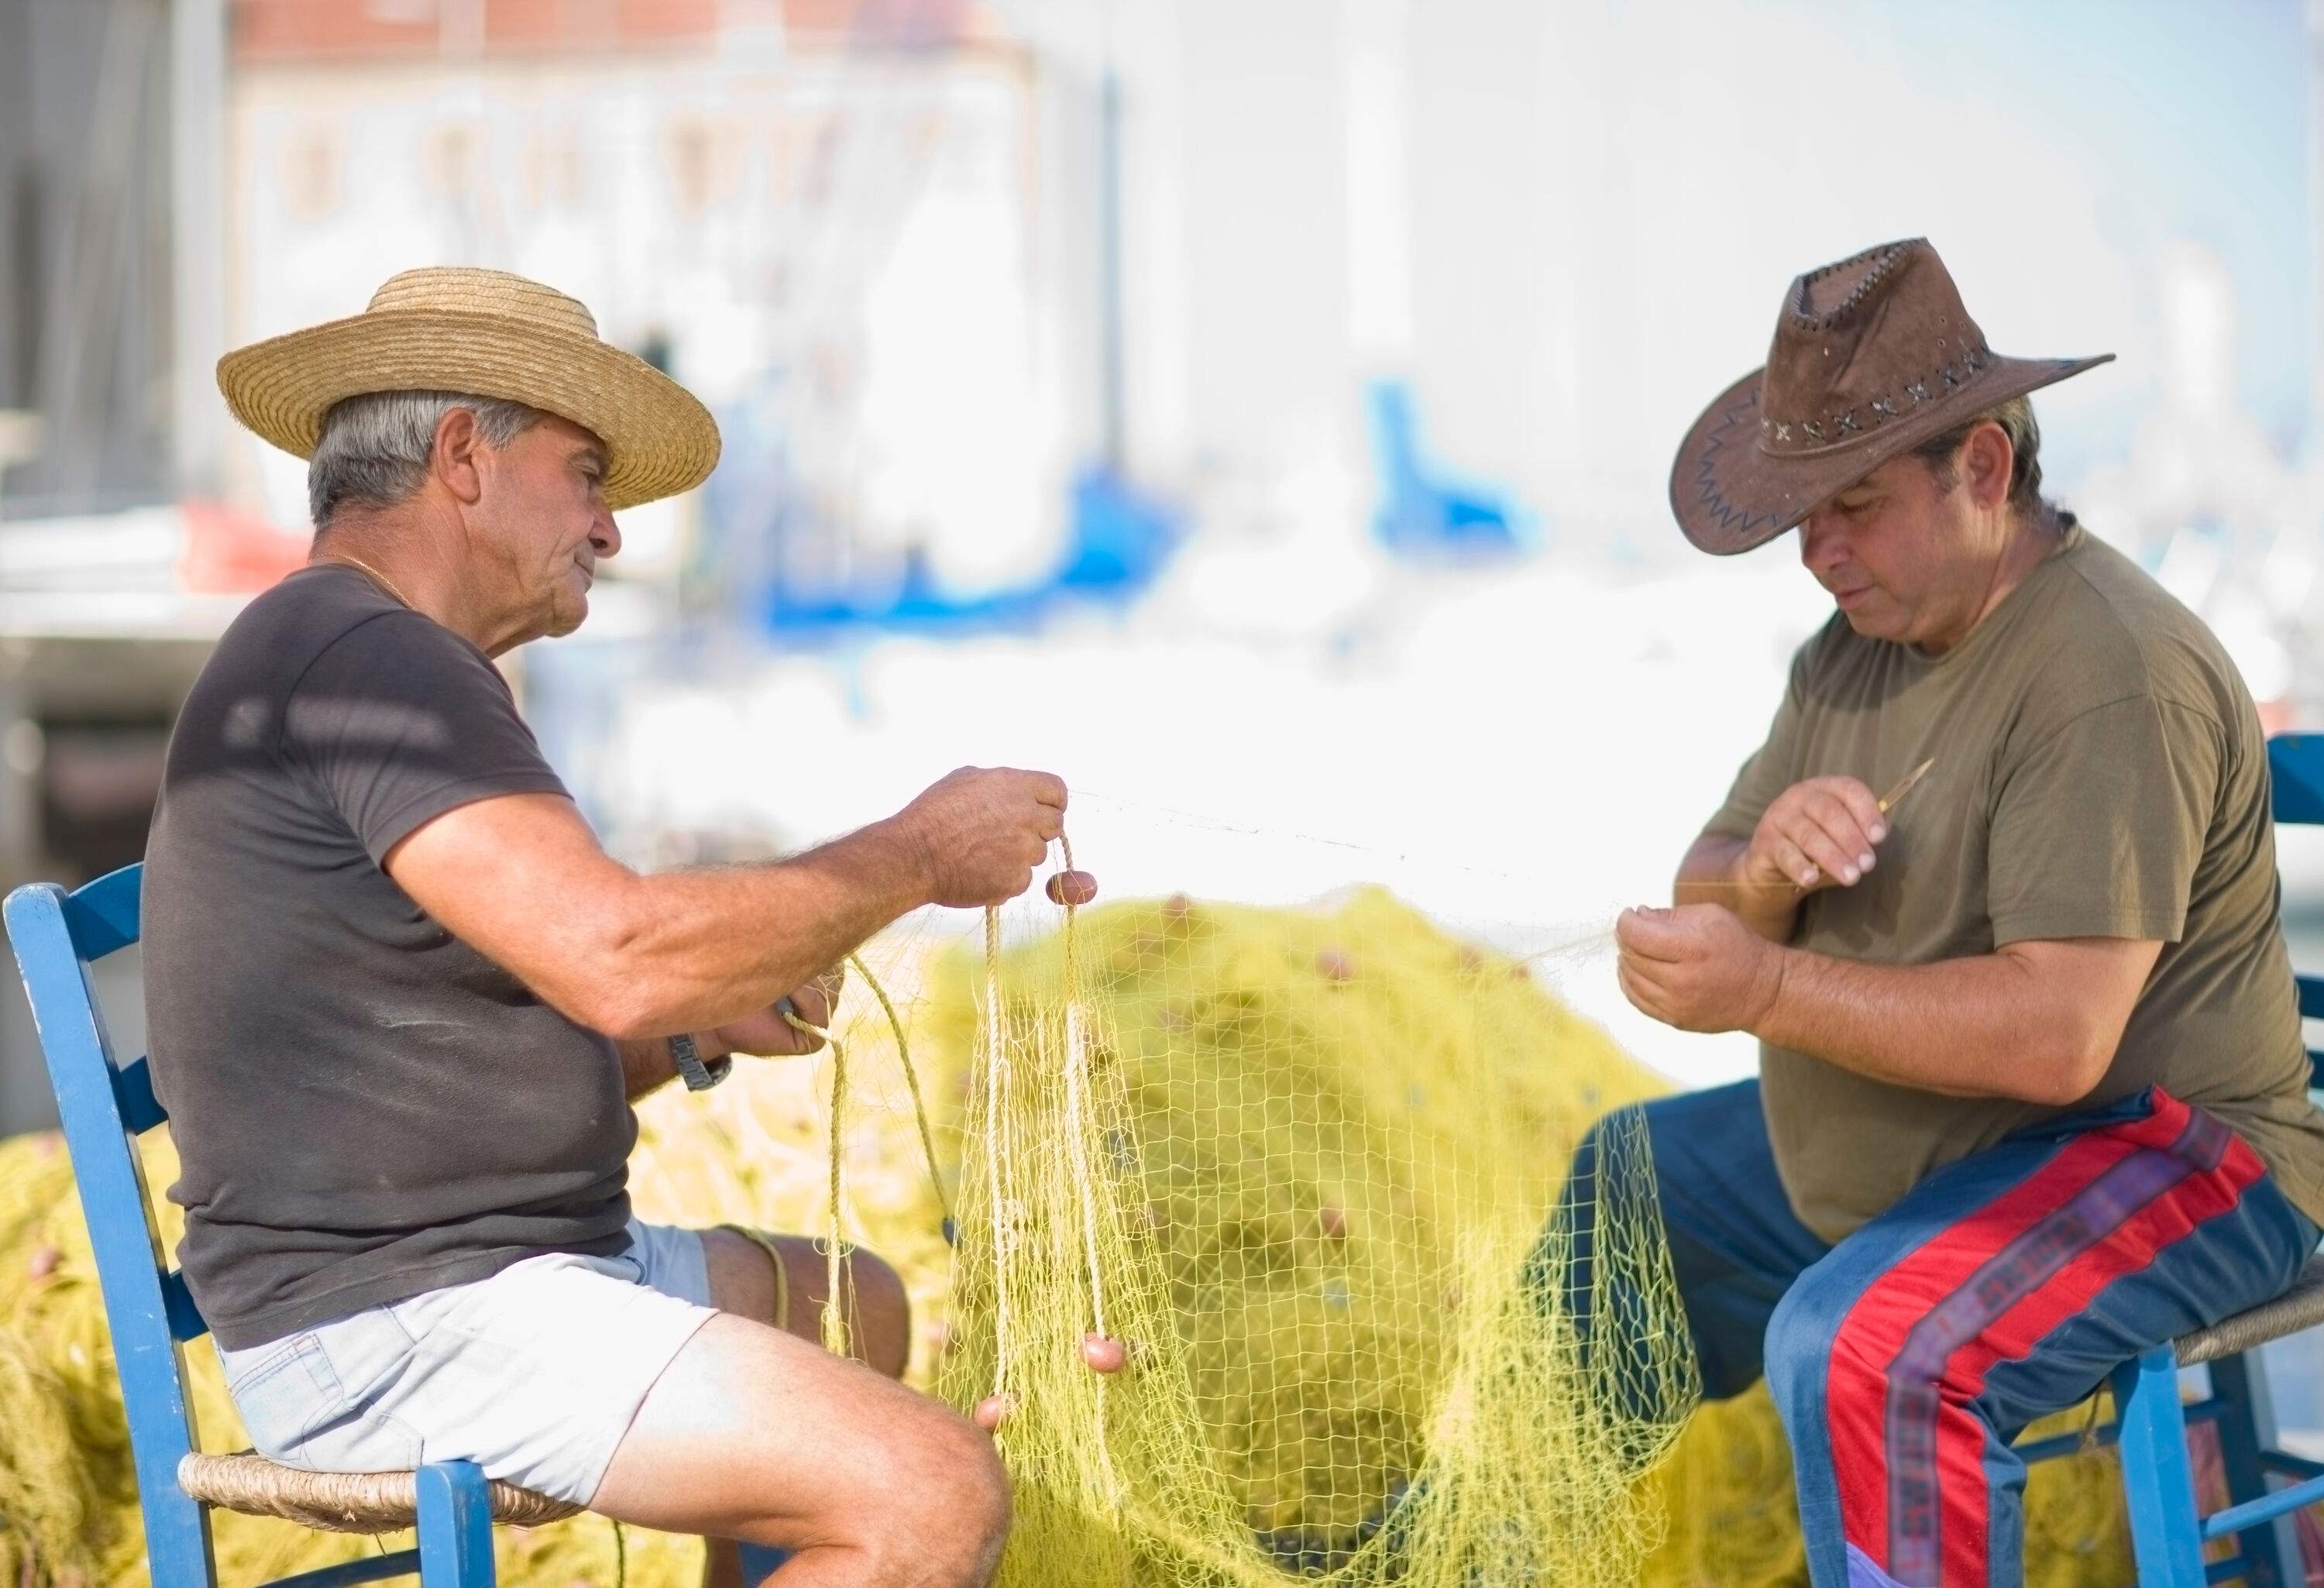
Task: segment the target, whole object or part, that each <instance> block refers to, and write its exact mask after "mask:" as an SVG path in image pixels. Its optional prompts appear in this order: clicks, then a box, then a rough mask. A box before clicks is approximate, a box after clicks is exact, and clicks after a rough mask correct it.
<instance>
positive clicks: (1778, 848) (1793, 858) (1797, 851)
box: [1767, 833, 1823, 888]
mask: <svg viewBox="0 0 2324 1588" xmlns="http://www.w3.org/2000/svg"><path fill="white" fill-rule="evenodd" d="M1771 839H1772V841H1771V842H1770V843H1769V845H1768V846H1767V849H1768V854H1769V855H1770V857H1771V858H1773V859H1774V861H1775V869H1776V870H1777V871H1779V872H1783V873H1784V875H1785V876H1787V877H1789V878H1791V880H1792V882H1794V884H1795V885H1796V886H1799V887H1802V888H1812V887H1814V886H1815V885H1816V884H1817V883H1819V882H1822V881H1823V872H1821V871H1820V870H1819V869H1818V868H1817V866H1816V863H1815V862H1814V861H1812V860H1810V859H1809V858H1808V855H1807V852H1806V851H1805V850H1803V849H1802V848H1801V847H1800V846H1799V845H1796V844H1794V843H1793V842H1792V841H1791V840H1790V839H1789V838H1787V837H1785V836H1784V835H1783V834H1781V833H1775V834H1773V835H1771Z"/></svg>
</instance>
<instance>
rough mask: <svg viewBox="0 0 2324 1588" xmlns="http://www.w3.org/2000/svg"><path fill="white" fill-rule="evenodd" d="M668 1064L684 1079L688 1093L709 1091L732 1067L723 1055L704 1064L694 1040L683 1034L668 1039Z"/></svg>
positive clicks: (729, 1060) (731, 1062) (731, 1063)
mask: <svg viewBox="0 0 2324 1588" xmlns="http://www.w3.org/2000/svg"><path fill="white" fill-rule="evenodd" d="M669 1062H670V1064H671V1065H672V1066H674V1067H675V1068H676V1069H677V1071H678V1074H679V1075H680V1076H683V1077H684V1078H685V1080H686V1089H687V1091H688V1092H707V1091H709V1090H710V1088H711V1087H713V1086H715V1085H718V1083H719V1082H721V1081H723V1080H724V1079H725V1078H726V1076H727V1074H728V1073H729V1072H730V1071H732V1070H733V1067H734V1061H733V1058H731V1057H728V1056H726V1055H724V1054H723V1053H722V1054H720V1055H719V1056H718V1057H716V1058H714V1059H711V1060H709V1061H708V1062H706V1063H705V1061H704V1059H703V1057H702V1049H701V1048H697V1047H696V1046H695V1041H694V1038H693V1037H692V1036H691V1035H685V1034H681V1035H679V1036H676V1037H672V1038H671V1039H669Z"/></svg>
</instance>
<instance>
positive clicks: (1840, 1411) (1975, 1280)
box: [1558, 1081, 2318, 1588]
mask: <svg viewBox="0 0 2324 1588" xmlns="http://www.w3.org/2000/svg"><path fill="white" fill-rule="evenodd" d="M1642 1108H1643V1113H1644V1118H1645V1122H1646V1143H1647V1146H1646V1151H1648V1152H1649V1153H1650V1154H1651V1156H1652V1159H1653V1164H1652V1168H1653V1172H1654V1174H1655V1185H1656V1193H1657V1196H1658V1199H1659V1202H1660V1205H1661V1209H1662V1214H1663V1222H1664V1225H1665V1230H1666V1232H1667V1233H1668V1235H1669V1239H1670V1249H1671V1259H1672V1262H1673V1265H1674V1269H1675V1272H1676V1276H1677V1279H1678V1287H1679V1291H1680V1295H1681V1298H1682V1301H1683V1306H1684V1307H1685V1311H1686V1319H1687V1325H1688V1328H1689V1330H1690V1331H1691V1332H1692V1335H1693V1337H1694V1342H1695V1348H1696V1352H1697V1354H1698V1357H1699V1359H1700V1362H1701V1371H1702V1379H1703V1388H1704V1391H1705V1393H1706V1394H1708V1395H1709V1396H1711V1398H1712V1399H1726V1398H1727V1397H1729V1396H1733V1395H1738V1394H1740V1393H1741V1392H1742V1391H1743V1390H1747V1389H1748V1388H1750V1386H1751V1385H1752V1383H1753V1382H1754V1381H1755V1380H1757V1379H1758V1378H1760V1377H1761V1376H1762V1375H1763V1374H1764V1375H1765V1377H1766V1380H1767V1382H1768V1388H1769V1389H1770V1390H1772V1391H1773V1393H1774V1398H1775V1407H1776V1409H1777V1411H1778V1412H1779V1413H1780V1414H1781V1415H1782V1417H1783V1419H1784V1431H1785V1432H1786V1434H1787V1435H1788V1436H1790V1439H1791V1445H1792V1454H1793V1464H1794V1473H1795V1475H1796V1477H1797V1480H1798V1485H1799V1504H1800V1527H1801V1530H1802V1531H1803V1534H1804V1535H1805V1537H1806V1541H1807V1556H1808V1572H1809V1575H1810V1577H1811V1579H1812V1581H1813V1583H1815V1588H1900V1585H1901V1588H1936V1585H1937V1584H1944V1585H1946V1588H1957V1585H1960V1584H1969V1583H1992V1584H1996V1585H1997V1588H2017V1585H2018V1584H2019V1583H2022V1582H2023V1581H2024V1485H2025V1467H2024V1463H2023V1462H2021V1461H2020V1460H2019V1459H2018V1458H2017V1456H2016V1454H2015V1452H2014V1451H2012V1450H2011V1448H2010V1441H2011V1440H2013V1439H2015V1437H2016V1436H2017V1435H2018V1434H2019V1433H2020V1432H2022V1431H2023V1430H2024V1427H2025V1426H2026V1425H2027V1424H2028V1423H2030V1422H2032V1421H2033V1419H2034V1418H2036V1417H2042V1416H2043V1415H2045V1414H2047V1413H2050V1412H2053V1411H2059V1410H2062V1409H2064V1408H2068V1407H2070V1406H2073V1405H2076V1404H2077V1403H2079V1402H2080V1401H2081V1400H2083V1399H2086V1398H2087V1397H2088V1396H2089V1394H2090V1393H2091V1392H2092V1391H2093V1390H2096V1389H2097V1388H2098V1385H2099V1384H2100V1383H2101V1382H2103V1381H2104V1380H2105V1378H2106V1375H2107V1372H2108V1371H2111V1370H2112V1369H2113V1368H2114V1367H2115V1366H2116V1365H2117V1364H2119V1363H2121V1362H2126V1361H2127V1360H2128V1359H2130V1358H2131V1357H2133V1356H2135V1355H2136V1354H2138V1353H2140V1352H2142V1351H2144V1350H2145V1349H2147V1348H2148V1347H2150V1346H2153V1345H2157V1344H2160V1343H2163V1341H2166V1340H2171V1339H2175V1338H2176V1337H2178V1336H2179V1335H2181V1334H2186V1333H2188V1332H2189V1331H2190V1330H2193V1329H2197V1328H2200V1327H2203V1326H2204V1325H2209V1324H2214V1323H2217V1322H2218V1321H2219V1320H2220V1319H2222V1318H2224V1317H2227V1316H2233V1315H2234V1314H2236V1313H2238V1312H2242V1311H2244V1310H2246V1308H2248V1307H2252V1306H2257V1305H2258V1304H2259V1303H2261V1302H2263V1301H2265V1300H2268V1299H2270V1298H2271V1297H2274V1296H2277V1295H2279V1294H2281V1293H2282V1291H2283V1290H2284V1289H2285V1288H2287V1287H2289V1286H2290V1285H2291V1283H2292V1279H2294V1278H2295V1277H2297V1275H2298V1274H2299V1272H2300V1269H2301V1265H2302V1264H2303V1263H2304V1262H2305V1261H2306V1260H2307V1258H2308V1254H2309V1253H2310V1251H2313V1250H2314V1249H2315V1246H2316V1243H2317V1236H2318V1232H2317V1228H2316V1226H2315V1224H2313V1223H2310V1221H2309V1219H2308V1218H2307V1217H2306V1215H2304V1214H2301V1212H2300V1211H2299V1210H2298V1209H2297V1208H2295V1207H2293V1206H2292V1205H2291V1204H2290V1203H2289V1202H2287V1201H2286V1200H2285V1199H2284V1197H2283V1195H2282V1192H2281V1191H2279V1190H2278V1189H2277V1188H2276V1186H2275V1183H2274V1181H2273V1178H2272V1177H2270V1176H2269V1175H2268V1174H2267V1172H2266V1170H2265V1168H2264V1167H2263V1166H2262V1165H2261V1163H2260V1161H2259V1159H2258V1157H2257V1156H2256V1155H2255V1153H2253V1151H2252V1150H2251V1149H2250V1147H2249V1146H2247V1145H2246V1143H2245V1142H2244V1141H2243V1140H2241V1139H2240V1138H2238V1137H2236V1135H2235V1134H2234V1133H2233V1132H2232V1131H2229V1130H2228V1129H2227V1126H2225V1125H2224V1124H2222V1123H2220V1122H2219V1121H2218V1120H2217V1119H2216V1118H2214V1117H2213V1116H2212V1115H2211V1114H2209V1113H2206V1112H2205V1111H2203V1110H2202V1109H2199V1108H2191V1107H2190V1106H2189V1105H2187V1104H2186V1103H2181V1102H2180V1101H2178V1100H2177V1099H2176V1098H2173V1097H2172V1096H2170V1095H2169V1094H2166V1093H2163V1092H2162V1091H2160V1090H2159V1089H2150V1090H2148V1091H2147V1092H2145V1093H2144V1094H2141V1095H2139V1096H2137V1097H2135V1098H2131V1099H2128V1100H2126V1101H2125V1102H2123V1103H2117V1104H2115V1105H2113V1106H2111V1107H2108V1108H2104V1109H2098V1110H2092V1111H2089V1112H2087V1113H2078V1114H2074V1115H2071V1116H2068V1117H2065V1118H2061V1119H2059V1120H2056V1121H2052V1122H2049V1123H2048V1124H2045V1125H2043V1126H2041V1127H2039V1128H2037V1129H2035V1130H2033V1131H2025V1132H2023V1133H2021V1134H2019V1135H2016V1136H2013V1137H2011V1138H2010V1139H2008V1140H2005V1141H2002V1142H2000V1143H1998V1144H1997V1145H1996V1146H1994V1147H1991V1148H1989V1149H1987V1150H1985V1151H1983V1152H1979V1153H1975V1154H1972V1155H1971V1156H1969V1158H1966V1159H1961V1160H1960V1161H1959V1162H1957V1163H1952V1164H1949V1165H1947V1166H1945V1167H1944V1168H1941V1169H1939V1170H1937V1171H1936V1172H1934V1173H1933V1174H1931V1175H1930V1176H1928V1177H1926V1178H1925V1179H1923V1181H1922V1182H1921V1183H1920V1184H1919V1185H1918V1186H1914V1188H1913V1190H1912V1191H1911V1192H1910V1193H1908V1194H1907V1195H1906V1196H1904V1198H1903V1199H1902V1200H1901V1201H1899V1202H1898V1203H1896V1205H1895V1206H1893V1207H1891V1208H1889V1209H1888V1210H1887V1211H1886V1212H1885V1213H1883V1214H1880V1215H1879V1216H1878V1217H1877V1218H1875V1219H1873V1220H1872V1221H1871V1222H1870V1223H1867V1224H1866V1225H1864V1227H1863V1228H1861V1229H1859V1230H1858V1231H1857V1232H1856V1233H1853V1234H1851V1235H1849V1237H1848V1238H1847V1239H1845V1240H1843V1241H1841V1242H1840V1243H1839V1244H1838V1245H1830V1244H1827V1243H1826V1242H1823V1241H1822V1240H1821V1239H1819V1238H1818V1237H1817V1236H1816V1235H1815V1233H1813V1232H1812V1231H1811V1230H1809V1229H1808V1228H1807V1227H1806V1226H1805V1225H1804V1224H1803V1223H1800V1221H1799V1220H1798V1218H1797V1217H1796V1216H1795V1215H1794V1214H1793V1212H1792V1210H1791V1205H1790V1203H1789V1201H1788V1200H1787V1199H1786V1198H1785V1196H1784V1190H1783V1186H1782V1184H1781V1182H1780V1181H1779V1180H1778V1179H1777V1177H1776V1174H1775V1154H1774V1151H1773V1149H1771V1148H1770V1147H1769V1145H1768V1141H1767V1131H1766V1116H1765V1115H1764V1113H1762V1112H1761V1110H1760V1106H1759V1086H1758V1083H1757V1081H1746V1082H1743V1083H1740V1084H1738V1085H1732V1086H1723V1087H1719V1088H1716V1089H1714V1090H1711V1091H1707V1092H1694V1093H1687V1094H1681V1095H1678V1096H1674V1097H1667V1098H1662V1099H1658V1100H1656V1101H1655V1102H1652V1103H1646V1104H1643V1105H1642ZM1618 1140H1619V1138H1618V1137H1617V1136H1610V1135H1609V1134H1607V1133H1605V1132H1603V1131H1591V1134H1590V1136H1589V1137H1588V1138H1586V1139H1585V1140H1583V1142H1582V1147H1581V1149H1580V1150H1579V1151H1578V1152H1577V1153H1576V1155H1575V1159H1574V1172H1573V1176H1572V1182H1571V1185H1572V1189H1570V1191H1569V1195H1568V1196H1567V1198H1566V1201H1565V1203H1564V1205H1563V1206H1562V1207H1561V1209H1560V1211H1559V1214H1558V1217H1559V1219H1560V1220H1561V1221H1562V1222H1563V1224H1564V1225H1565V1232H1566V1234H1567V1238H1568V1239H1569V1240H1570V1241H1571V1242H1572V1250H1573V1251H1574V1252H1575V1254H1576V1260H1575V1262H1574V1263H1573V1264H1572V1269H1570V1270H1569V1272H1568V1274H1567V1276H1566V1279H1565V1288H1566V1296H1567V1298H1568V1304H1569V1306H1572V1307H1573V1308H1574V1309H1575V1310H1576V1312H1577V1315H1578V1316H1579V1318H1580V1321H1581V1323H1582V1327H1583V1328H1584V1329H1585V1330H1592V1329H1595V1328H1597V1327H1598V1326H1600V1325H1599V1322H1598V1320H1595V1319H1593V1318H1591V1316H1589V1297H1590V1293H1591V1288H1590V1284H1589V1279H1588V1265H1589V1248H1590V1219H1591V1208H1592V1207H1593V1206H1594V1205H1595V1196H1594V1189H1595V1186H1596V1185H1597V1184H1598V1177H1600V1176H1602V1175H1606V1174H1618V1173H1621V1172H1623V1171H1624V1170H1625V1168H1633V1167H1635V1168H1643V1167H1644V1166H1625V1165H1622V1164H1619V1163H1616V1162H1613V1161H1610V1159H1612V1158H1613V1157H1614V1156H1616V1155H1617V1154H1618V1151H1619V1149H1618V1147H1617V1146H1616V1145H1614V1144H1615V1143H1616V1142H1617V1141H1618ZM1614 1301H1615V1305H1616V1306H1619V1305H1621V1301H1620V1298H1619V1297H1616V1298H1614ZM1604 1326H1605V1327H1606V1328H1607V1330H1608V1331H1609V1337H1610V1336H1611V1335H1612V1334H1615V1333H1618V1328H1619V1320H1618V1319H1610V1318H1609V1319H1607V1320H1605V1321H1604Z"/></svg>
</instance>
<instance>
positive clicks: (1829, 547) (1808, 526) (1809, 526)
mask: <svg viewBox="0 0 2324 1588" xmlns="http://www.w3.org/2000/svg"><path fill="white" fill-rule="evenodd" d="M1847 555H1848V537H1847V536H1846V535H1845V534H1844V533H1842V532H1841V531H1840V526H1839V525H1838V524H1837V523H1835V522H1833V515H1832V514H1831V513H1829V512H1822V511H1818V512H1812V513H1810V514H1808V516H1807V518H1806V519H1805V520H1804V521H1803V522H1802V523H1801V525H1800V565H1801V566H1802V567H1803V568H1806V569H1807V570H1808V572H1810V573H1812V574H1824V573H1829V572H1830V571H1831V569H1833V568H1837V567H1839V566H1840V562H1841V560H1842V559H1845V558H1846V557H1847Z"/></svg>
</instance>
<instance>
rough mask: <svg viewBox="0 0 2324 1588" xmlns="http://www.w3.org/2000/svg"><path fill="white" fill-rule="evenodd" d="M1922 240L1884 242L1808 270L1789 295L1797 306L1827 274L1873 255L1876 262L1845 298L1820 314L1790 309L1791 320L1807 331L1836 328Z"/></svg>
mask: <svg viewBox="0 0 2324 1588" xmlns="http://www.w3.org/2000/svg"><path fill="white" fill-rule="evenodd" d="M1923 241H1925V239H1923V238H1920V237H1912V238H1908V239H1906V240H1905V241H1904V242H1901V243H1884V244H1882V245H1880V246H1879V247H1877V248H1867V249H1866V250H1865V251H1864V252H1863V253H1861V254H1854V255H1852V256H1850V257H1849V258H1847V259H1840V260H1835V261H1833V262H1832V263H1830V264H1827V265H1825V266H1823V267H1822V268H1821V269H1820V270H1812V271H1810V272H1808V273H1807V274H1805V275H1803V276H1802V277H1801V278H1800V279H1799V282H1798V284H1797V287H1796V289H1795V290H1794V293H1793V298H1794V301H1795V302H1797V303H1805V302H1806V301H1807V297H1808V288H1809V287H1810V286H1811V285H1812V284H1813V283H1815V282H1820V281H1821V280H1823V278H1824V277H1826V276H1828V275H1831V273H1833V272H1835V271H1843V270H1846V269H1848V268H1849V266H1851V265H1858V264H1861V263H1864V262H1865V261H1866V260H1867V259H1872V258H1875V257H1876V256H1877V259H1878V263H1876V264H1875V265H1873V267H1872V268H1871V269H1870V270H1868V271H1867V272H1865V273H1864V279H1863V280H1862V281H1860V282H1857V283H1856V285H1855V286H1854V287H1853V288H1851V289H1849V294H1848V296H1847V297H1845V298H1843V299H1841V300H1840V301H1839V302H1838V303H1836V304H1834V305H1832V307H1831V308H1830V309H1826V310H1824V312H1823V313H1821V314H1820V315H1818V314H1810V313H1808V312H1807V310H1806V309H1800V308H1794V309H1792V311H1791V315H1792V319H1794V321H1796V322H1797V323H1798V324H1800V325H1802V326H1804V327H1806V328H1809V329H1811V330H1818V331H1828V330H1831V328H1833V327H1835V326H1837V325H1839V324H1840V321H1841V320H1842V319H1845V318H1847V316H1848V314H1849V311H1850V310H1852V309H1855V308H1856V307H1857V306H1858V304H1860V303H1862V302H1863V301H1864V300H1865V297H1866V296H1867V294H1868V293H1870V292H1871V291H1872V289H1873V288H1875V287H1877V286H1878V285H1879V284H1880V282H1881V281H1882V280H1883V279H1884V278H1885V277H1886V275H1887V274H1888V272H1890V271H1891V270H1893V269H1895V265H1896V262H1897V261H1898V260H1900V259H1902V258H1904V255H1905V254H1908V253H1910V252H1911V251H1912V249H1913V247H1914V245H1915V244H1919V243H1922V242H1923Z"/></svg>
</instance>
